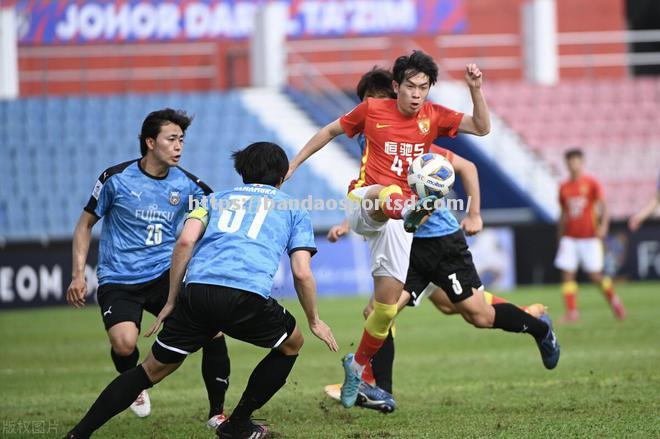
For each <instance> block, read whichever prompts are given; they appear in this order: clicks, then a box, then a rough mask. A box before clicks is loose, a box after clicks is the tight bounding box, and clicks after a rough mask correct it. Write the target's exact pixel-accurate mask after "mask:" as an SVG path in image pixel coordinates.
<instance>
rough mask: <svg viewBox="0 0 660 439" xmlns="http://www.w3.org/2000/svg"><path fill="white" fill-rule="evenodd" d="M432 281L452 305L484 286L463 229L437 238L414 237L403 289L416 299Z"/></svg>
mask: <svg viewBox="0 0 660 439" xmlns="http://www.w3.org/2000/svg"><path fill="white" fill-rule="evenodd" d="M430 282H433V283H434V284H436V285H437V286H439V287H441V288H442V289H443V290H444V291H445V293H446V294H447V296H448V297H449V300H451V301H452V303H458V302H461V301H463V300H465V299H467V298H468V297H470V296H472V289H473V288H477V289H479V288H481V287H482V284H481V279H480V278H479V274H478V273H477V270H476V269H475V268H474V263H473V262H472V254H471V253H470V250H469V249H468V245H467V242H465V236H463V231H462V230H459V231H457V232H455V233H452V234H451V235H446V236H440V237H437V238H413V242H412V247H411V249H410V265H409V266H408V275H407V276H406V285H405V287H404V289H405V290H406V291H408V292H409V293H411V294H412V295H413V297H416V296H417V295H419V294H420V293H421V292H422V291H423V290H424V288H426V286H427V285H428V284H429V283H430Z"/></svg>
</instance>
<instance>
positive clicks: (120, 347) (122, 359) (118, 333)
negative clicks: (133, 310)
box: [108, 322, 151, 418]
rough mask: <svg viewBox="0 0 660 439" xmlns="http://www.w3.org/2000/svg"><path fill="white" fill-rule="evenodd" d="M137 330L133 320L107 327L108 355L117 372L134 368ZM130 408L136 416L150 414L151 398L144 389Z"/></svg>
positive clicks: (137, 353)
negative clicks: (109, 347)
mask: <svg viewBox="0 0 660 439" xmlns="http://www.w3.org/2000/svg"><path fill="white" fill-rule="evenodd" d="M138 335H139V331H138V328H137V326H135V323H134V322H119V323H117V324H115V325H113V326H111V327H110V329H108V339H109V340H110V345H111V346H112V348H111V350H110V356H111V357H112V361H113V363H114V364H115V369H117V372H119V373H124V372H126V371H127V370H130V369H132V368H134V367H135V366H136V365H137V363H138V360H139V359H140V351H139V350H138V348H137V339H138ZM130 409H131V411H132V412H133V413H135V415H136V416H138V417H140V418H144V417H146V416H149V415H150V414H151V400H150V399H149V393H147V391H146V390H144V391H142V392H140V394H139V395H138V396H137V398H136V399H135V401H133V404H131V406H130Z"/></svg>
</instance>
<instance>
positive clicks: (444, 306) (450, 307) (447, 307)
mask: <svg viewBox="0 0 660 439" xmlns="http://www.w3.org/2000/svg"><path fill="white" fill-rule="evenodd" d="M429 288H431V291H430V292H429V293H428V298H429V301H430V302H431V303H432V304H433V305H434V306H435V307H436V309H437V310H438V311H440V312H441V313H443V314H445V315H453V314H459V311H458V309H456V306H455V305H454V304H453V303H452V302H451V300H449V298H448V297H447V294H445V292H444V290H443V289H442V288H440V287H438V286H435V285H433V284H430V285H429ZM422 294H423V295H425V294H424V293H422ZM483 294H484V300H485V301H486V303H487V304H488V305H496V304H498V303H509V301H508V300H506V299H503V298H501V297H499V296H496V295H495V294H493V293H489V292H488V291H484V292H483ZM410 299H411V295H410V293H409V292H407V291H405V290H404V291H403V292H402V293H401V297H400V298H399V302H398V303H397V308H398V309H399V312H401V310H402V309H403V308H405V307H406V306H407V305H408V304H409V302H410ZM519 308H520V309H522V310H523V311H525V312H527V313H528V314H530V315H532V316H534V317H536V318H537V319H538V318H539V317H541V316H542V315H543V314H545V311H546V307H545V305H543V304H542V303H533V304H531V305H527V306H520V307H519Z"/></svg>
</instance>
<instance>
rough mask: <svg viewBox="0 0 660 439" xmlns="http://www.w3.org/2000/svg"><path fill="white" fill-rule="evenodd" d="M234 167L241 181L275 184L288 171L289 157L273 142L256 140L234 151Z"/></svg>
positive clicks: (232, 156)
mask: <svg viewBox="0 0 660 439" xmlns="http://www.w3.org/2000/svg"><path fill="white" fill-rule="evenodd" d="M231 158H232V159H234V169H236V172H238V173H239V174H240V175H241V177H243V183H245V184H249V183H261V184H267V185H270V186H277V185H278V184H280V183H281V182H282V180H283V179H284V177H285V176H286V173H287V172H289V159H288V158H287V157H286V153H285V152H284V150H283V149H282V148H281V147H280V146H279V145H276V144H275V143H271V142H256V143H253V144H252V145H249V146H248V147H246V148H245V149H242V150H239V151H234V152H233V153H232V154H231Z"/></svg>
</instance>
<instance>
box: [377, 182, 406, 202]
mask: <svg viewBox="0 0 660 439" xmlns="http://www.w3.org/2000/svg"><path fill="white" fill-rule="evenodd" d="M392 194H399V195H403V191H402V190H401V188H400V187H399V186H398V185H396V184H391V185H389V186H387V187H384V188H383V189H381V190H380V192H379V193H378V200H379V201H380V203H381V204H385V203H386V202H387V197H389V196H390V195H392Z"/></svg>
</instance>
